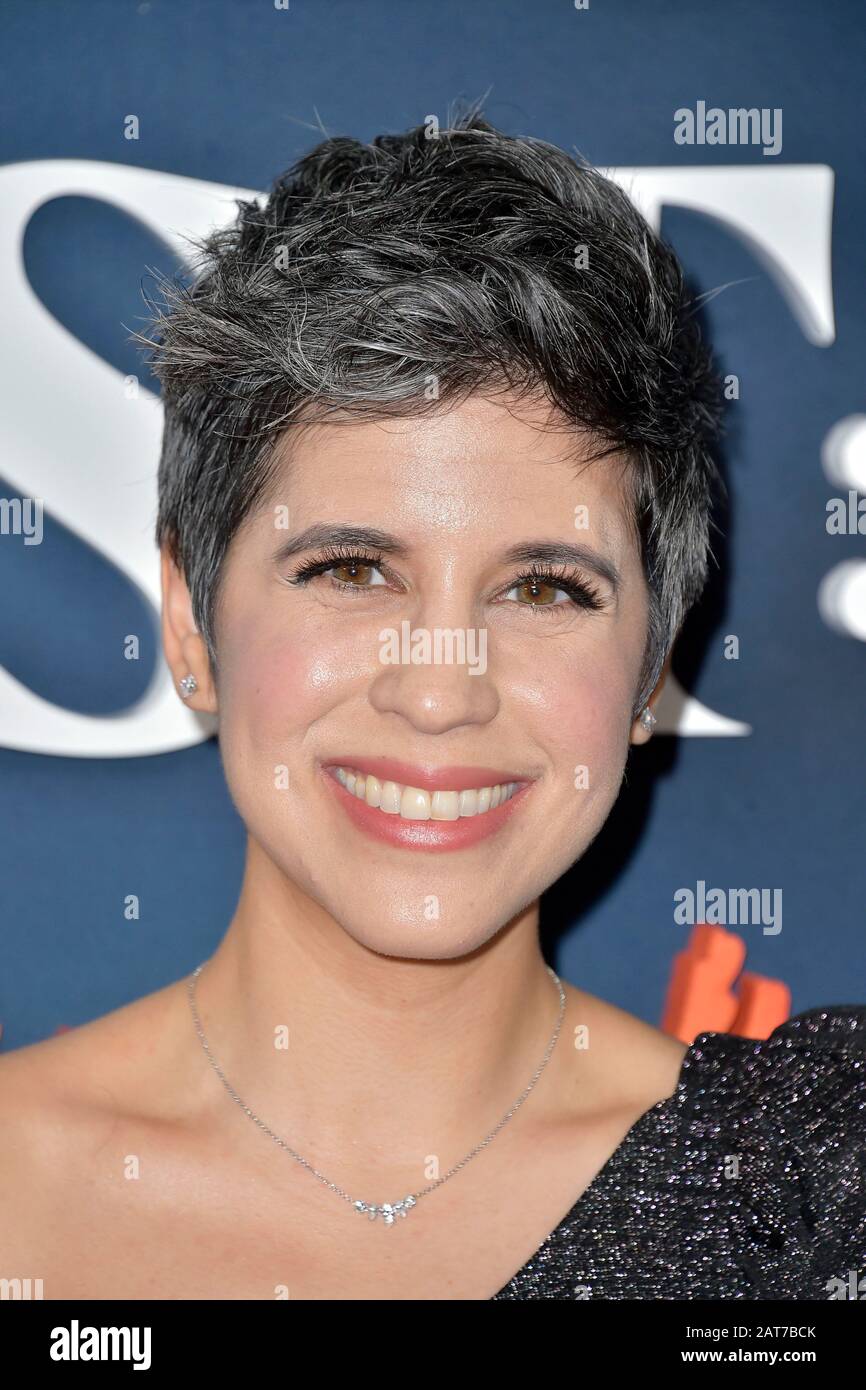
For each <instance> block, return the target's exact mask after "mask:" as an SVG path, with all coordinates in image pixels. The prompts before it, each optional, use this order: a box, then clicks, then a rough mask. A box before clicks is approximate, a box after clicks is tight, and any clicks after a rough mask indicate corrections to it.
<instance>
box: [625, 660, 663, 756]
mask: <svg viewBox="0 0 866 1390" xmlns="http://www.w3.org/2000/svg"><path fill="white" fill-rule="evenodd" d="M672 656H673V645H671V648H670V650H669V652H668V654H667V660H666V661H665V664H664V666H663V667H662V669H661V671H660V673H659V678H658V680H657V681H656V683H655V686H654V688H653V691H652V694H651V695H650V697H649V699H648V700H647V704H648V705H649V708H650V709H651V710H652V711H653V713H655V706H656V703H657V701H658V698H659V696H660V695H661V693H662V690H663V689H664V683H665V681H666V680H667V678H668V672H669V671H670V669H671V657H672ZM641 713H643V711H640V712H639V713H638V717H637V719H636V720H635V721H634V723H633V724H632V726H631V733H630V734H629V740H628V741H629V743H633V744H635V746H637V744H639V743H649V741H650V739H651V738H652V736H653V731H652V729H645V728H644V726H643V724H642V723H641V722H640V715H641Z"/></svg>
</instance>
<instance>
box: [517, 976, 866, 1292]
mask: <svg viewBox="0 0 866 1390" xmlns="http://www.w3.org/2000/svg"><path fill="white" fill-rule="evenodd" d="M510 1298H512V1299H524V1298H553V1299H568V1300H571V1299H727V1298H732V1299H769V1300H783V1299H811V1300H817V1301H823V1300H827V1299H830V1298H842V1299H845V1298H848V1299H851V1298H858V1299H862V1300H866V1005H856V1004H839V1005H836V1006H831V1007H829V1008H817V1009H809V1010H808V1011H806V1012H805V1013H801V1014H797V1015H796V1016H795V1017H794V1018H790V1019H788V1021H787V1022H786V1023H783V1024H782V1025H781V1026H780V1027H778V1028H776V1029H775V1031H774V1032H773V1033H771V1035H770V1037H769V1038H766V1039H763V1040H760V1041H756V1040H754V1039H750V1038H741V1037H737V1036H735V1035H734V1034H731V1033H701V1034H699V1035H698V1037H697V1038H696V1039H695V1041H694V1042H693V1043H692V1044H691V1046H690V1047H689V1049H688V1051H687V1052H686V1053H685V1055H684V1057H683V1063H682V1070H681V1072H680V1077H679V1081H678V1083H677V1087H676V1090H675V1091H674V1094H673V1095H672V1096H669V1097H668V1098H667V1099H665V1100H661V1101H659V1102H658V1104H656V1105H654V1106H652V1108H651V1109H649V1110H647V1111H646V1112H645V1113H644V1114H643V1115H641V1116H640V1118H639V1119H638V1120H637V1121H636V1123H635V1124H634V1125H633V1126H632V1128H631V1129H630V1130H629V1132H628V1134H627V1135H626V1137H625V1139H624V1140H623V1141H622V1143H621V1144H620V1146H619V1148H618V1149H616V1151H615V1152H614V1153H613V1154H612V1155H611V1157H610V1158H609V1159H608V1161H607V1162H606V1163H605V1165H604V1167H603V1168H602V1169H601V1171H600V1172H599V1173H597V1174H596V1176H595V1178H594V1179H593V1181H592V1182H591V1183H590V1184H589V1186H588V1187H587V1189H586V1190H585V1192H584V1193H583V1195H582V1196H581V1197H580V1198H579V1199H578V1201H577V1202H576V1203H575V1204H574V1206H573V1207H572V1208H571V1210H570V1211H569V1212H568V1213H567V1215H566V1216H565V1217H564V1218H563V1220H562V1221H561V1222H560V1223H559V1225H558V1226H557V1227H556V1228H555V1230H553V1231H551V1233H550V1235H549V1236H547V1237H546V1239H545V1240H544V1242H543V1243H542V1245H541V1246H540V1247H539V1248H538V1250H537V1251H536V1252H535V1254H534V1255H533V1256H532V1258H531V1259H530V1260H528V1261H527V1263H526V1264H525V1265H524V1266H523V1268H522V1269H520V1270H518V1272H517V1273H516V1274H515V1275H514V1276H513V1277H512V1278H511V1279H510V1280H509V1282H508V1283H507V1284H506V1285H505V1286H504V1288H502V1289H500V1290H499V1292H498V1293H497V1294H495V1295H494V1298H493V1300H491V1301H495V1300H496V1299H510Z"/></svg>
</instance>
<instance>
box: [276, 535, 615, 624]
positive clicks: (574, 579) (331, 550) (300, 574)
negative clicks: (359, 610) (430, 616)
mask: <svg viewBox="0 0 866 1390" xmlns="http://www.w3.org/2000/svg"><path fill="white" fill-rule="evenodd" d="M384 564H385V557H384V556H383V555H382V554H374V553H368V552H361V551H356V550H352V549H350V548H348V547H343V546H328V547H326V548H325V550H323V551H322V552H321V554H320V555H319V556H318V557H317V558H316V559H313V560H308V561H306V562H305V563H304V564H302V565H300V566H299V567H298V569H297V570H295V571H294V573H293V574H292V575H291V577H288V578H287V580H286V582H287V583H289V584H291V585H292V586H293V587H296V588H304V587H305V586H306V585H307V584H309V583H310V581H311V580H312V579H317V578H319V576H321V575H325V574H327V573H328V571H329V570H332V569H379V570H382V569H383V566H384ZM331 584H332V585H333V587H334V588H335V589H337V590H339V591H341V592H346V591H349V592H351V593H353V594H358V593H365V592H368V591H370V590H375V589H377V588H382V587H384V586H383V585H369V584H351V583H347V582H345V581H343V580H339V579H335V578H334V577H333V576H331ZM525 586H535V587H538V586H542V587H549V588H551V589H561V590H562V592H563V593H565V594H567V595H568V598H569V600H570V602H571V604H572V605H573V606H574V607H575V608H579V609H583V610H585V611H586V612H592V613H597V612H600V611H602V610H603V609H605V608H606V607H607V602H608V601H607V599H606V598H605V597H604V595H603V594H602V593H601V591H600V590H599V588H598V587H597V586H596V585H595V584H593V583H592V581H591V580H588V579H587V578H586V577H585V575H583V574H582V573H581V572H580V571H579V570H570V569H568V568H566V567H562V568H560V567H558V566H555V565H552V566H548V565H533V566H532V567H531V568H530V569H528V570H524V571H523V572H522V573H521V574H518V575H517V576H516V577H515V578H514V579H513V580H512V582H511V583H510V584H509V586H508V589H507V590H506V591H505V592H506V593H510V592H511V590H512V589H520V588H523V587H525ZM517 606H518V607H520V608H527V609H529V610H530V611H531V612H533V613H539V612H549V611H551V610H552V611H553V612H556V611H557V610H559V611H560V612H561V611H562V610H563V609H564V608H565V609H567V608H568V607H569V604H566V603H556V602H554V603H521V604H518V605H517Z"/></svg>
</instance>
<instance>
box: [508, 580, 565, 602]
mask: <svg viewBox="0 0 866 1390" xmlns="http://www.w3.org/2000/svg"><path fill="white" fill-rule="evenodd" d="M515 591H516V592H517V593H519V594H525V595H527V596H528V598H529V604H528V607H530V608H546V607H547V606H548V605H550V604H554V603H556V595H557V594H561V593H562V592H563V590H562V589H560V588H558V587H557V585H556V584H548V583H547V582H546V581H545V580H543V579H526V580H524V581H523V583H522V584H517V585H515V590H512V592H515ZM522 601H523V600H521V602H522Z"/></svg>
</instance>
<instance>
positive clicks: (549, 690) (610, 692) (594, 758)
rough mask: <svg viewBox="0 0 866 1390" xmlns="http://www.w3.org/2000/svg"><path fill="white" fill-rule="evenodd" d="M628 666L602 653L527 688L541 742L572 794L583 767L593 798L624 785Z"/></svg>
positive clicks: (552, 669) (554, 669) (562, 665)
mask: <svg viewBox="0 0 866 1390" xmlns="http://www.w3.org/2000/svg"><path fill="white" fill-rule="evenodd" d="M626 667H627V663H624V662H623V661H622V660H621V659H619V657H618V656H617V655H615V654H608V656H607V658H606V659H602V658H601V655H600V654H598V653H597V654H596V655H595V658H594V659H592V660H590V659H587V660H581V661H580V663H575V662H574V661H573V660H563V661H562V662H558V663H553V664H550V665H548V666H547V667H546V669H545V673H544V680H543V682H540V681H538V679H537V677H536V679H535V680H534V681H533V682H532V685H531V686H530V685H529V684H528V683H527V685H526V686H525V687H524V691H523V703H524V706H526V705H527V704H529V705H530V706H531V711H532V720H533V727H534V729H535V734H536V738H537V740H538V742H539V743H540V744H541V745H542V746H543V747H545V748H546V749H547V752H548V756H549V757H550V758H551V761H552V762H553V764H554V771H555V773H556V774H557V777H558V780H559V779H561V782H562V785H563V786H564V787H566V789H569V788H572V787H574V783H575V778H576V777H579V769H581V768H585V769H586V773H587V775H588V789H589V790H590V791H591V792H593V793H595V792H598V793H599V794H602V793H604V792H605V790H607V789H611V788H612V789H614V790H616V789H617V788H618V787H619V786H620V783H621V779H622V771H623V767H624V765H625V759H626V756H627V753H628V740H629V734H630V730H631V699H632V673H631V670H630V669H626ZM591 799H592V798H591Z"/></svg>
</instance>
